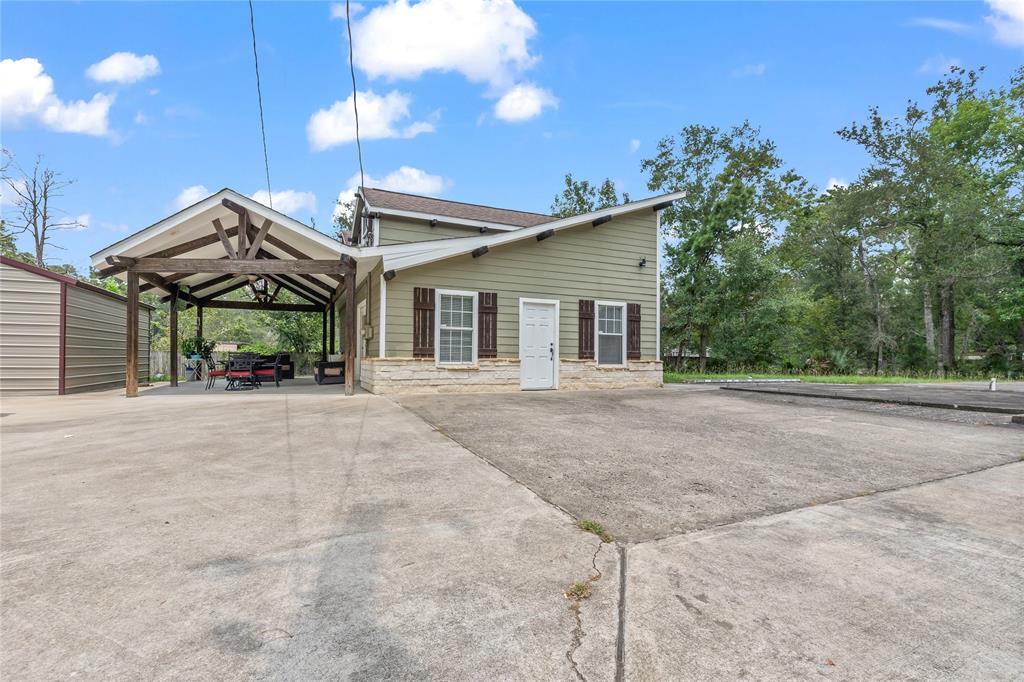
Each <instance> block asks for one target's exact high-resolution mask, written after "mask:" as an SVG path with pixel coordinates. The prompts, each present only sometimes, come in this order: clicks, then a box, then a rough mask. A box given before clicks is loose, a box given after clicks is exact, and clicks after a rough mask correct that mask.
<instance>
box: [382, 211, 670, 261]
mask: <svg viewBox="0 0 1024 682" xmlns="http://www.w3.org/2000/svg"><path fill="white" fill-rule="evenodd" d="M685 195H686V193H685V192H671V193H668V194H663V195H661V196H656V197H651V198H649V199H643V200H641V201H636V202H630V203H628V204H620V205H618V206H613V207H612V208H605V209H599V210H597V211H591V212H590V213H584V214H581V215H577V216H571V217H569V218H562V219H560V220H554V221H552V222H550V223H541V224H540V225H535V226H533V227H524V228H520V229H518V230H515V231H514V232H506V233H502V234H494V235H482V236H479V237H465V238H462V239H458V240H451V239H449V240H443V241H442V243H439V244H430V245H429V246H425V244H429V242H420V243H419V244H415V245H408V244H396V245H394V246H398V247H412V248H404V249H396V248H394V247H392V246H385V247H378V248H377V250H378V252H379V254H380V255H381V256H383V258H384V269H385V270H403V269H407V268H411V267H416V266H419V265H426V264H427V263H432V262H435V261H439V260H444V259H446V258H453V257H455V256H462V255H465V254H468V253H472V252H473V250H474V249H477V248H479V247H481V246H488V247H491V246H500V245H502V244H507V243H511V242H514V241H519V240H521V239H528V238H530V237H535V236H536V235H538V234H540V233H541V232H545V231H547V230H554V231H555V232H558V231H560V230H564V229H568V228H570V227H578V226H580V225H584V224H586V223H588V222H593V221H594V220H596V219H599V218H605V217H615V216H620V215H625V214H627V213H635V212H637V211H645V210H651V209H654V210H656V211H659V212H660V211H661V210H664V208H666V207H665V206H659V205H660V204H666V203H669V202H673V201H677V200H679V199H682V198H683V197H684V196H685ZM449 242H456V243H454V244H452V243H449ZM364 255H368V254H365V250H364Z"/></svg>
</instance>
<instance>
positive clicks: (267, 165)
mask: <svg viewBox="0 0 1024 682" xmlns="http://www.w3.org/2000/svg"><path fill="white" fill-rule="evenodd" d="M346 3H347V0H346ZM249 30H250V31H251V32H252V60H253V62H254V63H255V64H256V98H257V99H258V100H259V103H260V133H261V134H262V135H263V168H264V169H265V170H266V171H267V203H269V204H270V208H274V195H273V193H272V192H271V191H270V157H269V155H268V154H267V127H266V125H264V123H263V92H262V90H260V58H259V55H257V54H256V19H255V17H254V16H253V11H252V0H249ZM356 131H357V135H358V131H359V120H358V119H356Z"/></svg>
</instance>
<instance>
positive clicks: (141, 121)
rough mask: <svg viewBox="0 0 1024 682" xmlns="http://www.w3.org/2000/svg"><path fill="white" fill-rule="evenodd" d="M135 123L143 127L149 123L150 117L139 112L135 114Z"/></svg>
mask: <svg viewBox="0 0 1024 682" xmlns="http://www.w3.org/2000/svg"><path fill="white" fill-rule="evenodd" d="M135 122H136V123H137V124H138V125H140V126H142V125H146V124H147V123H149V116H146V114H144V113H143V112H141V111H139V112H136V113H135Z"/></svg>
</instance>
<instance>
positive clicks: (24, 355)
mask: <svg viewBox="0 0 1024 682" xmlns="http://www.w3.org/2000/svg"><path fill="white" fill-rule="evenodd" d="M126 309H127V300H126V299H125V298H124V297H123V296H119V295H117V294H115V293H112V292H109V291H107V290H106V289H102V288H100V287H97V286H94V285H92V284H89V283H87V282H81V281H79V280H77V279H75V278H74V277H68V276H66V275H61V274H59V273H56V272H51V271H49V270H46V269H44V268H39V267H36V266H34V265H29V264H27V263H22V262H20V261H16V260H12V259H10V258H6V257H2V256H0V393H2V394H3V395H8V396H9V395H18V394H21V395H30V394H48V393H49V394H61V395H63V394H64V393H80V392H83V391H98V390H104V389H111V388H118V387H120V386H123V385H124V383H125V337H126V335H125V319H126V315H125V311H126ZM151 311H152V308H151V307H150V306H146V305H141V306H140V309H139V369H138V374H139V377H140V378H142V379H145V378H146V377H148V376H149V324H150V315H151Z"/></svg>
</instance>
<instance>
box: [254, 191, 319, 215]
mask: <svg viewBox="0 0 1024 682" xmlns="http://www.w3.org/2000/svg"><path fill="white" fill-rule="evenodd" d="M252 198H253V200H254V201H258V202H260V203H261V204H263V205H264V206H270V205H271V202H270V201H268V199H269V198H273V200H274V201H273V207H274V210H275V211H280V212H281V213H284V214H285V215H291V214H292V213H298V212H299V211H302V210H306V211H308V212H309V213H316V195H315V194H313V193H312V192H299V191H297V190H294V189H283V190H281V191H280V192H274V193H273V194H271V195H270V196H269V197H268V196H267V190H265V189H261V190H260V191H258V192H256V193H255V194H253V195H252Z"/></svg>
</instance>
